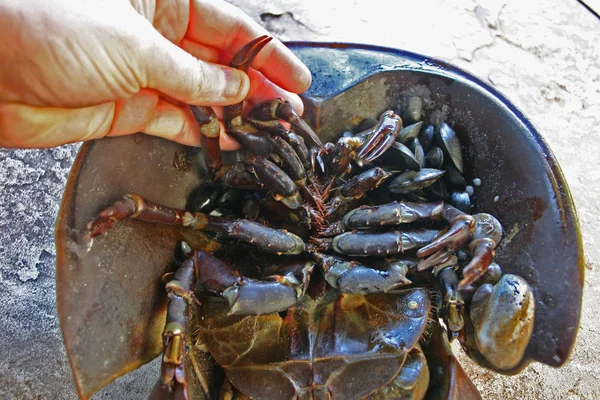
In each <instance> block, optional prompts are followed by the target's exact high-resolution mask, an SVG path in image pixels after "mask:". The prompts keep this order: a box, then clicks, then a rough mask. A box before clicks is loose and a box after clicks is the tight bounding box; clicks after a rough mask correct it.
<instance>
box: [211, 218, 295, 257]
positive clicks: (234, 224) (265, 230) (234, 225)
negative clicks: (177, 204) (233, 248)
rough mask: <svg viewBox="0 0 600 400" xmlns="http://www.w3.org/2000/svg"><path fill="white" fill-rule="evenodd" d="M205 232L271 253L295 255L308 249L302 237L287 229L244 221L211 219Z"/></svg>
mask: <svg viewBox="0 0 600 400" xmlns="http://www.w3.org/2000/svg"><path fill="white" fill-rule="evenodd" d="M205 230H207V231H211V232H218V233H221V234H224V235H226V236H227V237H228V238H230V239H235V240H239V241H240V242H244V243H247V244H250V245H252V246H255V247H257V248H259V249H261V250H262V251H266V252H269V253H275V254H287V255H294V254H300V253H302V252H303V251H304V250H305V247H306V246H305V244H304V241H302V239H301V238H300V237H298V236H296V235H294V234H293V233H290V232H288V231H286V230H285V229H274V228H269V227H266V226H264V225H261V224H258V223H256V222H251V221H248V220H244V219H241V220H236V221H229V220H225V219H221V218H217V217H210V218H209V220H208V224H207V225H206V228H205Z"/></svg>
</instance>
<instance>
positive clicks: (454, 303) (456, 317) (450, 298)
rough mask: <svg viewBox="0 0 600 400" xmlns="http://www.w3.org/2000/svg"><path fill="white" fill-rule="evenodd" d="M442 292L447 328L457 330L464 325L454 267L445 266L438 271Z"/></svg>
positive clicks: (462, 306)
mask: <svg viewBox="0 0 600 400" xmlns="http://www.w3.org/2000/svg"><path fill="white" fill-rule="evenodd" d="M438 279H439V280H440V283H441V285H442V292H443V294H444V308H445V310H446V313H447V316H448V320H447V324H448V329H450V331H452V332H459V331H460V330H461V329H462V328H463V327H464V325H465V323H464V319H463V308H464V300H463V298H462V296H461V294H460V292H459V291H458V276H457V275H456V271H455V270H454V267H446V268H444V269H442V270H441V271H440V272H439V273H438Z"/></svg>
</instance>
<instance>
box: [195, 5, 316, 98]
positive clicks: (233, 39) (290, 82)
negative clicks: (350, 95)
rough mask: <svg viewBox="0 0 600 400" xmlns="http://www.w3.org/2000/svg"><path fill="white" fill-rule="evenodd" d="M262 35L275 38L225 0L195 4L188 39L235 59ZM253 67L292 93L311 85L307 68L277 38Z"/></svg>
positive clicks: (262, 51) (265, 49)
mask: <svg viewBox="0 0 600 400" xmlns="http://www.w3.org/2000/svg"><path fill="white" fill-rule="evenodd" d="M261 35H270V36H272V35H271V34H270V33H269V32H267V30H265V29H264V28H263V27H261V26H260V25H259V24H258V23H256V22H255V21H254V20H252V18H250V17H249V16H248V15H247V14H245V13H244V12H243V11H241V10H240V9H239V8H237V7H235V6H233V5H231V4H229V3H226V2H225V1H222V0H192V7H191V12H190V24H189V26H188V30H187V32H186V37H187V38H189V39H192V40H194V41H196V42H198V43H201V44H205V45H208V46H212V47H215V48H218V49H222V50H224V51H226V52H228V53H229V54H232V55H233V54H235V53H236V52H237V51H238V50H239V49H241V48H242V47H243V46H244V45H245V44H246V43H248V42H249V41H251V40H253V39H255V38H257V37H259V36H261ZM252 67H253V68H254V69H257V70H259V71H260V72H261V73H262V74H263V75H265V76H266V77H267V78H268V79H269V80H270V81H272V82H273V83H275V84H277V85H278V86H280V87H281V88H283V89H285V90H288V91H290V92H294V93H303V92H305V91H306V90H307V89H308V88H309V86H310V84H311V80H312V78H311V75H310V71H309V70H308V68H307V67H306V65H304V64H303V63H302V61H300V59H299V58H298V57H296V56H295V55H294V53H292V51H291V50H290V49H288V48H287V47H285V46H284V45H283V43H281V41H279V40H278V39H277V38H274V39H273V40H272V41H271V42H270V43H269V44H267V45H266V46H265V48H263V49H262V50H261V52H260V53H259V54H258V55H257V56H256V58H255V59H254V61H253V62H252Z"/></svg>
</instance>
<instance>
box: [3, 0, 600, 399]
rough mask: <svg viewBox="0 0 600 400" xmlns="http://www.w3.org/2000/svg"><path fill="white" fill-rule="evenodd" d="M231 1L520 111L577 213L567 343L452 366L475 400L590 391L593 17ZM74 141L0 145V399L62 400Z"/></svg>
mask: <svg viewBox="0 0 600 400" xmlns="http://www.w3.org/2000/svg"><path fill="white" fill-rule="evenodd" d="M232 2H233V3H234V4H236V5H238V6H239V7H240V8H242V9H243V10H244V11H246V12H247V13H248V14H249V15H251V16H252V18H254V19H255V20H257V21H258V22H259V23H261V24H262V25H263V26H265V27H266V28H267V29H269V30H270V31H271V32H272V33H273V34H275V35H277V36H279V37H280V38H281V39H283V40H315V41H343V42H359V43H369V44H377V45H383V46H390V47H396V48H404V49H407V50H411V51H415V52H419V53H423V54H426V55H430V56H435V57H439V58H442V59H445V60H447V61H450V62H452V63H454V64H457V65H458V66H460V67H462V68H464V69H466V70H468V71H470V72H472V73H473V74H475V75H477V76H479V77H480V78H482V79H484V80H487V81H488V82H490V83H492V84H493V85H494V86H496V87H497V88H498V89H499V90H500V91H501V92H503V93H504V94H505V95H506V96H507V97H508V98H509V99H510V100H511V101H512V102H514V103H515V104H516V105H517V106H518V107H519V108H520V109H521V110H522V111H523V112H524V113H525V115H527V116H528V117H529V118H530V119H531V121H532V122H533V124H534V125H535V126H536V127H537V129H538V130H539V132H540V133H541V134H542V135H543V136H544V138H545V139H546V140H547V142H548V143H549V145H550V147H551V149H552V150H553V152H554V153H555V155H556V157H557V158H558V161H559V163H560V165H561V166H562V169H563V172H564V174H565V176H566V179H567V182H568V183H569V185H570V188H571V191H572V194H573V197H574V200H575V204H576V207H577V210H578V213H579V218H580V223H581V229H582V234H583V242H584V246H585V255H586V260H585V261H586V262H585V266H586V271H585V272H586V278H585V291H584V302H583V314H582V319H581V324H580V330H579V336H578V340H577V343H576V345H575V349H574V351H573V353H572V356H571V359H570V360H569V362H568V363H567V364H566V365H565V366H564V367H562V368H561V369H552V368H549V367H546V366H543V365H540V364H533V365H530V366H529V367H528V368H527V369H525V370H524V371H523V372H522V373H521V374H520V375H518V376H515V377H502V376H497V375H494V374H491V373H490V372H487V371H485V370H483V369H482V368H479V367H477V366H475V365H473V364H472V363H471V362H469V360H468V359H467V358H466V357H461V361H462V362H463V365H464V366H465V369H466V370H467V372H468V373H469V375H470V376H471V377H472V378H473V380H474V381H475V383H476V385H477V386H478V387H479V389H480V391H481V393H482V395H483V397H484V398H486V399H506V398H528V399H529V398H544V399H595V398H600V361H599V360H598V354H597V349H598V348H599V347H600V334H599V333H600V328H599V327H597V326H596V325H595V322H596V321H597V320H596V318H597V315H598V314H599V313H600V305H599V301H598V300H599V299H600V247H596V246H599V245H600V242H599V238H600V223H599V221H600V219H599V218H598V215H599V214H600V156H599V154H600V144H599V141H598V134H597V131H598V126H599V124H600V20H599V19H597V18H596V17H595V16H594V15H593V14H592V13H591V12H590V11H589V10H587V9H586V8H584V7H583V6H582V5H581V4H580V3H579V2H577V1H575V0H544V1H542V0H528V1H523V0H505V1H502V2H500V1H493V0H489V1H486V0H455V1H452V2H446V1H443V0H437V1H415V2H410V3H408V2H401V1H382V0H369V1H323V0H319V1H316V0H303V1H298V0H288V1H270V0H263V1H261V2H252V3H251V4H249V2H243V1H240V0H235V1H232ZM591 3H594V1H592V2H591ZM591 3H590V4H591ZM77 149H78V145H69V146H62V147H58V148H54V149H49V150H39V151H37V150H28V151H25V150H7V149H0V310H2V312H1V313H0V332H1V334H0V359H1V360H2V362H0V399H13V398H19V399H45V398H54V399H74V398H76V395H75V389H74V385H73V382H72V377H71V372H70V369H69V365H68V362H67V359H66V356H65V352H64V348H63V344H62V339H61V336H60V329H59V326H58V319H57V315H56V301H55V294H54V279H55V273H54V268H55V267H54V263H55V250H54V236H53V235H54V221H55V218H56V215H57V212H58V208H59V205H60V200H61V196H62V192H63V189H64V185H65V183H66V177H67V174H68V172H69V169H70V167H71V164H72V162H73V159H74V157H75V154H76V152H77ZM157 375H158V364H157V363H156V362H153V363H150V364H148V365H146V366H145V367H143V368H141V369H140V370H138V371H136V372H134V373H132V374H130V375H128V376H126V377H123V378H121V379H119V380H118V381H116V382H115V383H113V384H112V385H111V386H109V387H108V388H106V389H105V390H103V391H102V392H101V393H99V394H98V395H96V396H95V398H97V399H101V398H107V399H113V398H114V399H123V398H126V399H141V398H146V397H147V395H148V393H149V389H150V387H151V385H152V384H153V383H154V381H155V379H156V376H157Z"/></svg>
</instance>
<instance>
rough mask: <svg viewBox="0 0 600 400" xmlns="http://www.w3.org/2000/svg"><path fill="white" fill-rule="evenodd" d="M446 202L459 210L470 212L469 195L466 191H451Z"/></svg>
mask: <svg viewBox="0 0 600 400" xmlns="http://www.w3.org/2000/svg"><path fill="white" fill-rule="evenodd" d="M448 202H449V203H450V204H452V205H453V206H454V207H456V208H458V209H459V210H460V211H462V212H465V213H470V212H471V197H470V196H469V194H468V193H467V192H452V193H450V198H449V199H448Z"/></svg>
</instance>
